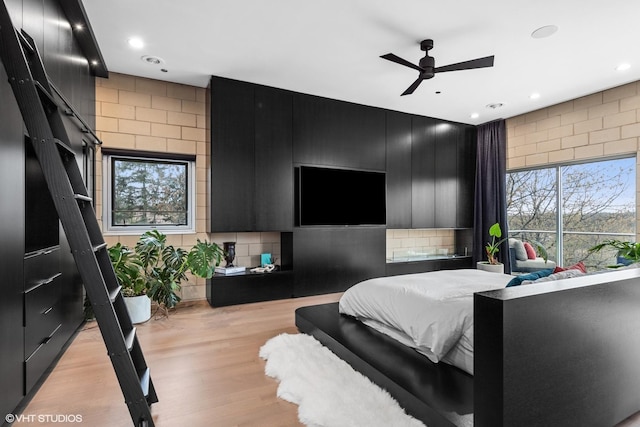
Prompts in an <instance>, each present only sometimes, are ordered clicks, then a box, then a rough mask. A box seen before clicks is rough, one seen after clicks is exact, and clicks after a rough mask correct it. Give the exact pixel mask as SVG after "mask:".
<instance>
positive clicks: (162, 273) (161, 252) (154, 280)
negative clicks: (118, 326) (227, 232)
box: [135, 230, 223, 314]
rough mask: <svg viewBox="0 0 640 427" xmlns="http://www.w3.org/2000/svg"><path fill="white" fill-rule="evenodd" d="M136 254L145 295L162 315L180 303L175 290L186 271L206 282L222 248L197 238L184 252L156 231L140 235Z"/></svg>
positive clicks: (218, 261) (178, 288)
mask: <svg viewBox="0 0 640 427" xmlns="http://www.w3.org/2000/svg"><path fill="white" fill-rule="evenodd" d="M135 252H136V254H137V255H138V256H139V257H140V261H141V265H142V271H143V276H144V278H145V281H146V287H147V295H148V296H149V298H151V299H152V300H153V301H155V302H156V303H157V304H158V307H159V308H160V309H162V310H164V312H165V314H166V313H168V310H169V309H171V308H174V307H175V306H176V304H178V302H180V299H181V298H180V296H179V295H178V291H179V290H180V289H181V283H182V281H184V280H186V278H187V276H186V274H187V273H188V272H190V273H192V274H194V275H195V276H198V277H203V278H207V279H208V278H210V277H212V276H213V274H214V272H215V268H216V267H217V266H218V265H220V260H221V259H222V257H223V251H222V249H221V248H220V246H218V245H217V244H215V243H209V242H207V241H204V242H202V241H200V240H199V239H198V241H197V243H196V245H194V246H193V247H192V248H191V250H189V251H186V250H184V249H182V248H176V247H174V246H173V245H168V244H167V236H166V235H164V234H163V233H161V232H159V231H157V230H152V231H147V232H146V233H144V234H143V235H142V236H140V240H138V243H136V246H135Z"/></svg>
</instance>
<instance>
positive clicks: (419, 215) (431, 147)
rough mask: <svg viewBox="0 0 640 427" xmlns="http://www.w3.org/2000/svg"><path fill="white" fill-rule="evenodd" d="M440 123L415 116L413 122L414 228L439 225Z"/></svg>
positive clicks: (412, 208)
mask: <svg viewBox="0 0 640 427" xmlns="http://www.w3.org/2000/svg"><path fill="white" fill-rule="evenodd" d="M437 124H438V121H437V120H436V119H432V118H429V117H420V116H413V117H412V120H411V194H412V197H411V200H412V203H411V223H412V228H433V227H434V226H435V206H434V199H435V177H436V175H435V143H436V125H437Z"/></svg>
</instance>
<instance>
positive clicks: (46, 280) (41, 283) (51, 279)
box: [36, 273, 62, 287]
mask: <svg viewBox="0 0 640 427" xmlns="http://www.w3.org/2000/svg"><path fill="white" fill-rule="evenodd" d="M61 275H62V273H56V274H54V275H53V276H51V277H49V278H48V279H44V280H41V281H40V282H38V284H37V285H36V287H38V286H43V285H48V284H49V283H51V282H53V281H54V280H56V278H58V277H59V276H61Z"/></svg>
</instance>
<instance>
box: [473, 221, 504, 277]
mask: <svg viewBox="0 0 640 427" xmlns="http://www.w3.org/2000/svg"><path fill="white" fill-rule="evenodd" d="M489 237H490V238H491V239H490V240H489V241H488V242H487V244H486V245H485V247H484V250H485V253H486V254H487V261H478V263H477V268H478V269H479V270H485V271H490V272H493V273H504V264H502V263H501V262H499V261H498V258H497V257H496V255H497V254H498V252H499V251H500V244H501V243H502V242H504V241H505V240H507V239H506V238H504V239H502V238H501V237H502V229H501V228H500V224H499V223H497V222H496V223H495V224H493V225H492V226H491V227H489ZM496 239H498V240H496Z"/></svg>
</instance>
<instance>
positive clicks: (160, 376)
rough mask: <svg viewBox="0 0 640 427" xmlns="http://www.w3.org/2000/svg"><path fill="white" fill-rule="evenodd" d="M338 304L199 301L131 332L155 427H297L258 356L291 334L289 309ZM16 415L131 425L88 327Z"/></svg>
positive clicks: (98, 426) (94, 331) (108, 426)
mask: <svg viewBox="0 0 640 427" xmlns="http://www.w3.org/2000/svg"><path fill="white" fill-rule="evenodd" d="M339 297H340V294H330V295H322V296H315V297H306V298H296V299H289V300H282V301H270V302H266V303H255V304H245V305H238V306H232V307H224V308H216V309H214V308H211V307H210V306H209V305H208V304H207V303H206V301H202V302H197V303H192V304H190V305H183V306H180V307H179V308H178V309H177V310H176V311H175V312H172V313H171V315H170V316H169V318H162V319H151V320H150V321H149V322H147V323H145V324H142V325H138V338H139V340H140V343H141V345H142V349H143V351H144V353H145V358H146V360H147V364H148V365H149V367H150V368H151V376H152V379H153V382H154V385H155V388H156V391H157V394H158V398H159V402H158V403H155V404H154V405H152V407H151V411H152V414H153V419H154V423H155V425H156V426H158V427H168V426H171V427H174V426H193V427H198V426H214V427H219V426H220V427H226V426H260V427H265V426H300V425H301V424H300V423H299V422H298V420H297V406H295V405H293V404H290V403H288V402H285V401H283V400H281V399H278V398H277V397H276V388H277V382H276V381H275V380H273V379H271V378H269V377H266V376H265V375H264V365H265V362H264V361H263V360H262V359H260V358H259V357H258V350H259V348H260V347H261V346H262V345H263V344H264V343H265V342H266V341H267V340H268V339H269V338H271V337H273V336H276V335H278V334H280V333H284V332H287V333H296V332H297V330H296V328H295V323H294V310H295V309H296V308H297V307H302V306H305V305H313V304H323V303H326V302H333V301H337V300H338V298H339ZM23 414H24V415H41V414H54V415H57V414H62V415H81V416H82V423H79V424H64V425H85V426H92V427H102V426H104V427H114V426H131V425H133V423H132V421H131V418H130V416H129V412H128V410H127V407H126V405H125V403H124V398H123V396H122V392H121V391H120V388H119V386H118V381H117V379H116V376H115V373H114V371H113V368H112V366H111V362H110V361H109V357H108V356H107V353H106V349H105V346H104V343H103V341H102V337H101V335H100V332H99V330H98V328H97V325H96V324H95V322H93V323H88V324H86V326H85V327H84V329H83V330H82V331H81V332H80V333H79V334H78V335H77V336H76V338H75V340H74V342H73V343H72V344H71V346H70V347H69V348H68V349H67V351H66V353H65V354H64V355H63V356H62V358H61V359H60V361H59V362H58V364H57V366H56V367H55V369H54V370H53V372H52V373H51V374H50V375H49V377H48V379H47V380H46V381H45V383H44V384H43V385H42V387H41V388H40V390H39V391H38V393H37V394H36V395H35V397H34V398H33V399H32V401H31V402H30V403H29V405H28V406H27V407H26V408H25V410H24V411H23ZM14 425H15V426H27V425H30V424H29V423H26V422H22V423H20V422H16V423H15V424H14ZM32 425H38V426H41V425H43V424H41V423H34V424H32Z"/></svg>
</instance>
